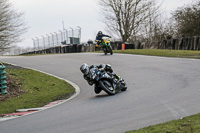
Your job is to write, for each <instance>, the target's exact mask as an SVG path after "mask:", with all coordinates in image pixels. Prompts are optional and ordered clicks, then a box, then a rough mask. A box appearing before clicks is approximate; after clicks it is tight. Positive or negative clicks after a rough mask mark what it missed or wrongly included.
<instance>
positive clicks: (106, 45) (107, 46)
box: [96, 38, 113, 55]
mask: <svg viewBox="0 0 200 133" xmlns="http://www.w3.org/2000/svg"><path fill="white" fill-rule="evenodd" d="M96 42H100V43H101V45H102V46H101V49H102V50H103V52H104V54H105V55H107V53H110V54H111V55H112V54H113V51H112V46H111V45H110V40H109V38H105V39H103V41H99V40H96ZM96 47H100V46H99V45H96Z"/></svg>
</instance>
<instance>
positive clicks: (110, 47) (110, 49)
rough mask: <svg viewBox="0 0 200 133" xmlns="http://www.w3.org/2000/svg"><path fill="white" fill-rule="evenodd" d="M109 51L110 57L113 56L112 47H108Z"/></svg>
mask: <svg viewBox="0 0 200 133" xmlns="http://www.w3.org/2000/svg"><path fill="white" fill-rule="evenodd" d="M109 49H110V55H112V54H113V51H112V47H111V46H110V47H109Z"/></svg>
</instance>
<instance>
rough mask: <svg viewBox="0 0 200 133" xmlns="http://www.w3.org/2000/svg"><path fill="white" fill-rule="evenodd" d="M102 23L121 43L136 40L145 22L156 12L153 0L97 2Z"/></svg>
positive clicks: (108, 0)
mask: <svg viewBox="0 0 200 133" xmlns="http://www.w3.org/2000/svg"><path fill="white" fill-rule="evenodd" d="M99 4H100V6H101V13H102V15H103V17H104V19H103V21H104V23H105V24H106V26H107V28H108V29H109V30H110V31H111V32H113V33H114V34H115V35H118V36H119V37H120V38H121V40H122V41H124V42H130V41H134V40H136V37H137V35H138V34H139V33H140V32H141V31H142V29H143V28H144V25H145V20H147V18H148V17H149V16H150V15H151V14H154V13H155V12H156V11H157V9H158V8H157V7H156V4H155V0H99Z"/></svg>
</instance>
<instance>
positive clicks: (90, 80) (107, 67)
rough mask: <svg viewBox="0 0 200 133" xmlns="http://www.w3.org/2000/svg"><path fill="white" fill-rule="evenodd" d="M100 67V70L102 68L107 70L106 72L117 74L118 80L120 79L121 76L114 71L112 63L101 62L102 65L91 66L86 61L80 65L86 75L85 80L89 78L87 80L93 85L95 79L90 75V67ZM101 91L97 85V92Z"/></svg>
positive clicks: (84, 75)
mask: <svg viewBox="0 0 200 133" xmlns="http://www.w3.org/2000/svg"><path fill="white" fill-rule="evenodd" d="M95 67H96V68H98V69H99V70H101V71H106V72H108V73H110V74H112V75H113V76H115V77H116V78H117V79H118V80H120V76H117V75H116V74H115V73H114V72H113V70H112V68H111V65H110V64H106V65H105V64H100V65H98V66H95V65H91V66H90V67H89V66H88V65H87V64H86V63H84V64H83V65H82V66H81V67H80V70H81V72H82V73H83V77H84V79H85V80H87V82H88V84H89V85H91V86H92V85H93V84H94V83H93V80H92V79H91V78H90V75H89V71H90V69H91V68H95ZM100 92H101V90H99V89H98V88H97V87H95V93H97V94H98V93H100Z"/></svg>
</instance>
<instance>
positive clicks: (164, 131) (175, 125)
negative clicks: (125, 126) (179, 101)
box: [126, 114, 200, 133]
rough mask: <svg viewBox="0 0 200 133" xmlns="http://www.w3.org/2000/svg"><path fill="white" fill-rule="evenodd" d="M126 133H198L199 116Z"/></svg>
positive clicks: (199, 126) (199, 129)
mask: <svg viewBox="0 0 200 133" xmlns="http://www.w3.org/2000/svg"><path fill="white" fill-rule="evenodd" d="M126 133H200V114H196V115H192V116H188V117H185V118H183V119H180V120H173V121H169V122H166V123H162V124H158V125H154V126H149V127H145V128H142V129H139V130H134V131H129V132H126Z"/></svg>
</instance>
